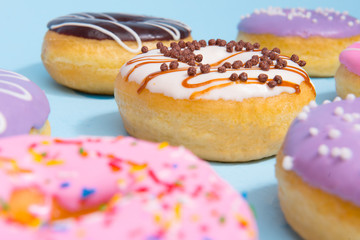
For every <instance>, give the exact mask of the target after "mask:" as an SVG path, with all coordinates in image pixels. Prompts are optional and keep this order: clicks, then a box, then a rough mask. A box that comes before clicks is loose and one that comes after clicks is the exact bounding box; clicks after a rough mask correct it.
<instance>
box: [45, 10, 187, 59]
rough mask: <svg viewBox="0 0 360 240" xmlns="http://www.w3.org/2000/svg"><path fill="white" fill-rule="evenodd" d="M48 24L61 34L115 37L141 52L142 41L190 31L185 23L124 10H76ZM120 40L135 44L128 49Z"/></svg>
mask: <svg viewBox="0 0 360 240" xmlns="http://www.w3.org/2000/svg"><path fill="white" fill-rule="evenodd" d="M47 26H48V28H49V29H50V30H51V31H55V32H57V33H60V34H66V35H71V36H76V37H82V38H89V39H97V40H104V39H109V40H115V41H116V42H117V43H119V44H120V45H121V46H122V47H124V48H125V49H127V50H128V51H130V52H135V53H137V52H139V51H140V49H141V41H153V40H157V41H161V40H180V39H183V38H186V37H188V36H189V35H190V31H191V29H190V28H189V27H188V26H187V25H185V24H183V23H181V22H178V21H174V20H171V19H165V18H156V17H148V16H139V15H131V14H123V13H76V14H71V15H67V16H64V17H59V18H56V19H54V20H52V21H50V22H49V23H48V25H47ZM123 41H136V42H137V45H138V47H137V48H136V49H130V48H128V47H127V46H126V45H125V44H124V43H123Z"/></svg>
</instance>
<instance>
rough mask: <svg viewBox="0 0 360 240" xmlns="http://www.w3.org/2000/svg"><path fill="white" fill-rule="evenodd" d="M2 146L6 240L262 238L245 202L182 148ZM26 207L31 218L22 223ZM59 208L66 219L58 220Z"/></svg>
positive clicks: (33, 140)
mask: <svg viewBox="0 0 360 240" xmlns="http://www.w3.org/2000/svg"><path fill="white" fill-rule="evenodd" d="M0 146H1V147H0V182H1V186H2V187H1V188H0V233H1V237H5V239H7V240H9V239H10V240H17V239H21V240H35V239H36V240H60V239H61V240H63V239H66V240H75V239H82V240H90V239H91V240H93V239H106V240H118V239H134V240H136V239H139V240H140V239H141V240H143V239H148V240H150V239H158V240H162V239H245V240H246V239H257V229H256V224H255V222H254V218H253V215H252V212H251V210H250V208H249V207H248V205H247V204H246V202H245V201H244V200H243V199H242V198H241V197H240V196H239V195H238V193H237V192H236V191H235V190H234V189H233V188H231V187H230V186H229V185H228V184H227V183H225V182H224V181H223V180H222V179H220V178H219V177H218V176H217V175H216V174H215V173H214V171H213V170H212V169H211V167H210V166H209V165H208V164H207V163H206V162H203V161H201V160H199V159H198V158H197V157H195V156H194V155H193V154H192V153H190V152H189V151H188V150H186V149H184V148H182V147H170V146H168V145H167V143H160V144H155V143H149V142H145V141H140V140H136V139H134V138H131V137H118V138H94V137H83V138H77V139H57V138H50V137H43V136H17V137H10V138H7V139H1V140H0ZM34 192H36V194H33V193H34ZM17 194H20V195H21V196H22V198H21V199H19V197H17ZM24 194H29V195H28V197H24ZM37 194H40V195H41V196H42V202H41V203H39V202H36V200H37V199H38V197H35V198H34V195H35V196H37ZM34 199H35V200H34ZM21 201H22V202H21ZM24 202H25V203H24ZM24 205H25V206H26V207H25V209H23V210H22V212H23V213H24V212H25V215H28V216H27V217H26V218H24V219H23V218H22V217H20V218H19V219H17V217H18V216H17V214H16V211H17V210H18V209H19V208H21V207H22V206H24ZM16 206H17V207H18V208H16V209H15V210H14V209H13V208H14V207H16ZM59 206H60V208H59ZM56 208H57V210H56V211H59V209H60V210H62V211H64V212H65V213H67V214H68V215H67V216H66V215H62V216H61V217H59V216H54V211H55V210H54V209H56ZM89 209H91V210H93V211H92V212H91V213H88V210H89ZM95 210H96V211H95ZM83 211H85V212H87V213H86V214H78V213H83ZM14 212H15V213H14ZM74 214H75V215H76V216H77V217H76V218H70V216H72V215H74Z"/></svg>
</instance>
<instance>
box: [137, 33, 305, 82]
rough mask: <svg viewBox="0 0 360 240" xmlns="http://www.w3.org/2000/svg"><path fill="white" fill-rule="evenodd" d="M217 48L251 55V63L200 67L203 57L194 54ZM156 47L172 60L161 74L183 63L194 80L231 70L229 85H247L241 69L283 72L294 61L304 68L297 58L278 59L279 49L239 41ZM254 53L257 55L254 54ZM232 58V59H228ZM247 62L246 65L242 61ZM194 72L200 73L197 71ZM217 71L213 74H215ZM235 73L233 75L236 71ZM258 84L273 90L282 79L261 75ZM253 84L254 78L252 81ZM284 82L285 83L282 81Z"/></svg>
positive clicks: (235, 62) (174, 43)
mask: <svg viewBox="0 0 360 240" xmlns="http://www.w3.org/2000/svg"><path fill="white" fill-rule="evenodd" d="M213 46H219V47H223V48H224V51H225V52H228V53H230V54H233V55H236V54H237V52H246V51H248V52H249V51H250V52H254V55H252V56H251V58H250V59H244V62H242V61H241V60H235V61H233V62H231V61H229V60H231V58H229V60H228V61H226V62H220V63H219V65H220V66H219V65H218V66H211V65H209V64H208V63H203V59H204V57H203V55H202V54H197V52H196V50H199V49H201V48H203V47H213ZM156 47H157V48H158V49H159V50H160V53H162V54H163V55H164V56H166V57H171V58H173V59H174V60H173V61H171V62H170V63H168V65H167V64H166V63H163V64H161V66H160V70H161V71H167V70H169V69H170V70H173V69H177V68H179V62H181V63H185V64H187V65H188V68H187V74H188V75H189V76H196V75H197V74H206V73H210V72H211V69H213V71H212V72H218V73H225V72H226V71H227V69H232V70H231V71H232V73H231V75H230V76H229V77H228V79H229V80H230V81H241V82H246V81H247V80H248V74H247V73H246V72H241V69H243V70H244V69H251V68H255V69H259V70H261V71H264V72H267V71H269V70H270V69H279V70H282V69H284V68H286V67H287V65H288V62H287V61H293V62H295V63H297V64H298V65H299V66H300V67H303V66H305V64H306V62H305V61H303V60H300V58H299V56H298V55H296V54H292V55H291V57H290V58H288V57H285V56H282V55H280V52H281V51H280V49H279V48H277V47H275V48H273V49H272V50H269V49H268V48H266V47H264V48H262V49H260V44H259V43H254V44H251V43H249V42H244V41H243V40H240V41H238V42H235V41H230V42H226V41H225V40H223V39H220V38H218V39H216V40H215V39H210V40H208V41H205V40H200V41H196V40H194V41H188V42H184V41H183V40H181V41H179V42H172V43H170V47H169V48H168V47H166V46H164V45H163V43H161V42H158V43H157V44H156ZM148 50H149V49H148V48H147V47H145V46H144V47H143V48H142V49H141V51H142V52H143V53H146V52H148ZM256 52H257V53H256ZM230 56H232V55H230ZM245 60H246V61H245ZM197 68H198V69H199V70H197ZM215 70H216V71H215ZM237 70H239V71H238V72H234V71H237ZM256 79H257V80H258V81H259V82H260V83H266V84H267V85H268V86H269V88H274V87H276V86H279V85H281V84H282V83H283V81H284V80H283V78H282V77H281V76H280V75H275V76H274V77H273V79H271V77H270V79H269V76H268V75H267V74H265V73H260V74H259V75H258V77H257V78H256ZM251 80H252V81H253V80H254V78H251ZM285 81H286V80H285Z"/></svg>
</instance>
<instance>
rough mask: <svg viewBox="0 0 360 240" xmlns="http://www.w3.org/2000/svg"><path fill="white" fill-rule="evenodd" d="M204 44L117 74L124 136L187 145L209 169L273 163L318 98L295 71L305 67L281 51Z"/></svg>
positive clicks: (142, 58)
mask: <svg viewBox="0 0 360 240" xmlns="http://www.w3.org/2000/svg"><path fill="white" fill-rule="evenodd" d="M208 44H209V45H208ZM208 44H207V43H206V41H204V40H200V41H199V42H197V41H195V40H194V41H193V42H192V43H191V42H188V43H184V42H179V43H178V44H176V43H174V44H172V48H167V47H161V48H160V49H155V50H151V51H148V52H147V53H143V54H139V55H138V56H136V57H134V58H133V59H131V60H130V61H128V62H127V63H126V64H125V65H124V66H123V67H122V68H121V70H120V73H119V74H118V76H117V79H116V81H115V100H116V102H117V104H118V107H119V111H120V114H121V116H122V122H123V123H124V127H125V129H126V131H127V132H128V133H129V134H130V135H132V136H135V137H137V138H142V139H147V140H152V141H157V142H159V141H167V142H169V143H171V144H172V145H184V146H185V147H187V148H188V149H190V150H191V151H192V152H194V153H195V154H196V155H198V156H200V157H201V158H203V159H206V160H211V161H221V162H238V161H250V160H255V159H260V158H264V157H267V156H271V155H274V154H275V153H276V152H277V151H278V150H279V149H280V146H281V142H282V140H283V138H284V136H285V134H286V130H287V127H288V126H289V125H290V123H291V121H292V120H293V118H295V116H296V114H297V113H298V112H300V111H301V109H302V107H303V106H305V105H307V104H308V103H309V102H310V101H312V100H313V99H314V98H315V90H314V87H313V85H312V83H311V81H310V79H309V77H308V75H307V73H306V72H305V71H304V70H303V69H302V68H301V67H300V66H299V64H301V63H303V62H304V61H302V60H299V59H297V61H296V62H294V61H292V60H290V59H289V57H286V56H283V55H279V52H280V50H279V49H274V50H271V51H270V50H268V49H266V48H264V49H261V50H260V49H259V47H260V46H259V44H258V43H255V44H251V43H249V42H243V41H239V42H235V41H230V42H229V43H226V41H225V40H221V39H217V40H215V39H211V40H209V41H208ZM185 45H187V46H185ZM255 47H256V48H255ZM197 49H198V50H197ZM169 55H170V56H169ZM176 57H177V58H176ZM297 58H299V57H297ZM271 59H274V60H271ZM275 59H277V60H275ZM293 59H294V58H293ZM294 60H295V59H294Z"/></svg>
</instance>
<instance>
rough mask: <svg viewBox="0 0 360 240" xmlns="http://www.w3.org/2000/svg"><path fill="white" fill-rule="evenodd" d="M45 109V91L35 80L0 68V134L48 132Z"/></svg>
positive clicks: (47, 106)
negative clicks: (32, 80)
mask: <svg viewBox="0 0 360 240" xmlns="http://www.w3.org/2000/svg"><path fill="white" fill-rule="evenodd" d="M49 112H50V107H49V102H48V100H47V98H46V96H45V93H44V91H42V90H41V89H40V88H39V87H38V86H37V85H36V84H35V83H33V82H31V81H30V80H29V79H27V78H26V77H24V76H22V75H20V74H18V73H14V72H10V71H6V70H2V69H0V137H6V136H12V135H20V134H28V133H42V134H50V126H49V124H48V122H47V118H48V115H49Z"/></svg>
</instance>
